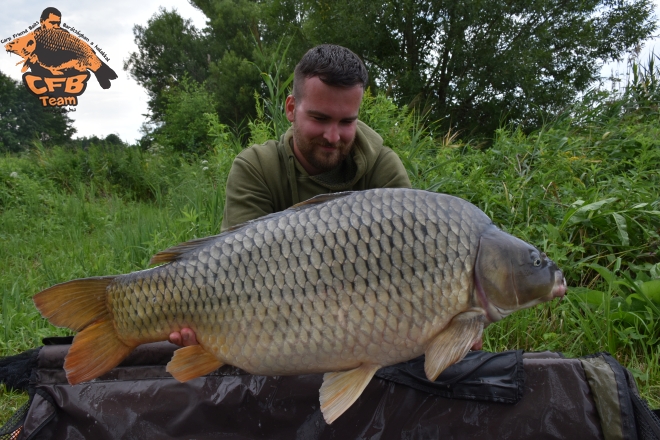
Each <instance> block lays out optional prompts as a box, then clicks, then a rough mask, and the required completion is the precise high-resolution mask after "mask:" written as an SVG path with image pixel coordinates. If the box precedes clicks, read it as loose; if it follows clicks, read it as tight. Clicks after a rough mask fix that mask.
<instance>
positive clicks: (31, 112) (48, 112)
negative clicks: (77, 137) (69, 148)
mask: <svg viewBox="0 0 660 440" xmlns="http://www.w3.org/2000/svg"><path fill="white" fill-rule="evenodd" d="M72 122H73V121H71V118H69V116H68V115H67V113H66V110H63V109H60V108H48V109H45V108H44V107H42V105H41V103H40V102H39V100H38V99H37V98H36V97H35V96H33V95H32V94H30V92H28V90H27V89H26V88H25V86H24V85H23V84H21V83H19V82H16V81H14V80H13V79H11V78H10V77H8V76H7V75H5V74H3V73H2V72H0V153H7V152H9V153H16V152H19V151H23V150H25V149H26V148H28V146H29V145H30V143H31V142H32V141H35V140H41V141H43V142H45V143H46V144H53V143H62V142H65V141H68V140H70V139H71V136H72V135H73V134H74V133H75V132H76V129H75V128H73V127H72V126H71V124H72Z"/></svg>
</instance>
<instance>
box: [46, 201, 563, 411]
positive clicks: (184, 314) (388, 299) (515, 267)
mask: <svg viewBox="0 0 660 440" xmlns="http://www.w3.org/2000/svg"><path fill="white" fill-rule="evenodd" d="M151 262H152V263H166V264H163V265H161V266H157V267H154V268H152V269H148V270H143V271H139V272H134V273H130V274H126V275H118V276H108V277H97V278H86V279H81V280H74V281H69V282H66V283H62V284H58V285H56V286H53V287H51V288H49V289H46V290H44V291H42V292H40V293H38V294H37V295H35V297H34V302H35V304H36V306H37V308H38V309H39V311H40V312H41V314H42V315H43V316H44V317H45V318H47V319H48V320H49V321H50V322H51V323H53V324H54V325H57V326H63V327H68V328H70V329H73V330H76V331H78V332H79V333H78V334H77V335H76V336H75V338H74V340H73V344H72V346H71V349H70V350H69V353H68V355H67V357H66V360H65V364H64V368H65V370H66V372H67V379H68V381H69V382H70V383H71V384H77V383H80V382H83V381H87V380H91V379H94V378H96V377H98V376H100V375H102V374H103V373H105V372H107V371H109V370H110V369H112V368H114V367H115V366H116V365H118V364H119V363H120V362H121V360H122V359H124V358H125V357H126V356H127V355H128V354H129V353H130V352H131V350H133V349H134V348H135V347H136V346H138V345H140V344H144V343H147V342H154V341H162V340H167V339H168V336H169V334H170V333H171V332H172V331H178V330H180V329H182V328H184V327H190V328H191V329H193V330H194V331H195V333H196V335H197V339H198V341H199V345H196V346H189V347H184V348H180V349H178V350H177V351H175V353H174V356H173V358H172V360H171V361H170V363H169V364H168V367H167V368H168V371H169V372H170V373H171V374H172V375H173V376H174V377H175V378H177V379H178V380H181V381H186V380H190V379H193V378H195V377H198V376H201V375H204V374H207V373H209V372H211V371H213V370H215V369H217V368H218V367H220V366H222V365H223V364H230V365H234V366H236V367H239V368H242V369H244V370H246V371H247V372H249V373H252V374H260V375H292V374H306V373H326V374H325V376H324V380H323V385H322V386H321V390H320V402H321V410H322V412H323V416H324V418H325V420H326V421H327V422H328V423H331V422H332V421H334V420H335V419H336V418H337V417H339V416H340V415H341V414H342V413H343V412H344V411H346V409H348V408H349V407H350V406H351V404H352V403H353V402H354V401H355V400H356V399H357V398H358V397H359V396H360V394H361V393H362V391H363V390H364V388H365V387H366V386H367V384H368V383H369V381H370V380H371V378H372V376H373V375H374V373H375V372H376V371H377V370H378V369H379V368H381V367H383V366H387V365H392V364H395V363H398V362H402V361H406V360H409V359H412V358H415V357H417V356H420V355H422V354H426V360H425V372H426V375H427V377H428V378H429V380H432V381H433V380H435V379H436V378H437V377H438V375H439V374H440V373H441V372H442V371H443V370H444V369H445V368H447V367H448V366H449V365H451V364H453V363H455V362H457V361H459V360H461V359H462V358H463V357H464V356H465V354H466V353H467V352H468V351H469V349H470V347H471V346H472V344H473V343H474V342H476V341H478V340H480V338H481V334H482V330H483V328H484V326H485V325H488V324H489V323H490V322H493V321H497V320H499V319H501V318H503V317H505V316H507V315H508V314H510V313H511V312H513V311H515V310H519V309H522V308H526V307H531V306H533V305H535V304H538V303H540V302H543V301H549V300H551V299H553V298H555V297H562V296H563V295H564V294H565V292H566V281H565V279H564V277H563V274H562V272H561V271H560V270H559V269H558V268H557V266H556V265H555V263H553V262H552V261H551V260H550V259H548V258H547V256H546V255H545V254H544V253H542V252H540V251H538V250H537V249H536V248H534V247H533V246H531V245H529V244H527V243H525V242H524V241H522V240H519V239H517V238H515V237H513V236H511V235H509V234H507V233H505V232H502V231H501V230H500V229H498V228H497V227H496V226H495V225H493V223H492V221H491V220H490V219H489V218H488V216H486V214H484V213H483V212H482V211H481V210H479V209H478V208H477V207H476V206H474V205H472V204H471V203H469V202H467V201H465V200H462V199H460V198H457V197H453V196H449V195H445V194H438V193H432V192H427V191H420V190H412V189H374V190H368V191H358V192H348V193H336V194H328V195H322V196H318V197H315V198H313V199H310V200H308V201H307V202H303V203H301V204H299V205H296V206H294V207H292V208H290V209H287V210H285V211H282V212H278V213H275V214H270V215H267V216H265V217H262V218H259V219H256V220H253V221H250V222H247V223H245V224H243V225H241V226H238V227H236V228H234V229H232V230H230V231H227V232H225V233H222V234H220V235H217V236H213V237H207V238H202V239H197V240H192V241H190V242H187V243H183V244H181V245H178V246H175V247H173V248H170V249H168V250H165V251H163V252H161V253H158V254H156V255H155V256H154V257H153V258H152V261H151Z"/></svg>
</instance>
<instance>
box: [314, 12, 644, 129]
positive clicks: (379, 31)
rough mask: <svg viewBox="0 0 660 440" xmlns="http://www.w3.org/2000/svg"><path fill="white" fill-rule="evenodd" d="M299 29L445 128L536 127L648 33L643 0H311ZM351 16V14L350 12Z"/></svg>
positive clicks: (404, 102) (642, 39)
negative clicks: (354, 59)
mask: <svg viewBox="0 0 660 440" xmlns="http://www.w3.org/2000/svg"><path fill="white" fill-rule="evenodd" d="M308 6H309V8H310V10H309V11H308V17H309V18H308V19H307V20H306V21H305V23H304V24H303V32H304V33H305V34H306V35H307V36H308V37H309V38H310V40H311V41H314V43H320V42H332V43H336V44H342V45H345V46H347V47H350V48H352V49H353V50H354V51H356V52H357V53H358V54H359V55H361V56H362V57H363V58H364V60H365V62H366V64H367V65H368V67H369V70H370V73H371V74H372V76H373V82H374V85H375V86H377V87H378V88H381V89H385V90H387V91H389V93H390V94H391V96H393V97H394V98H395V100H396V101H397V102H398V103H400V104H410V103H413V104H419V105H428V106H430V107H431V109H432V115H433V116H435V118H437V119H441V120H442V121H443V124H444V126H445V128H449V127H452V128H454V129H459V130H462V131H464V132H468V133H475V134H481V135H486V136H488V135H490V134H492V133H493V131H494V130H495V129H497V128H498V127H499V126H500V124H501V123H503V122H512V123H515V124H519V125H521V126H523V127H527V128H529V127H534V126H538V125H539V124H540V122H541V118H542V117H543V116H544V115H548V114H550V115H552V114H556V113H557V112H558V111H560V110H561V109H562V108H564V107H565V106H566V105H568V104H569V103H570V102H572V101H573V100H574V99H575V97H576V96H577V95H578V94H579V93H580V92H583V91H585V90H586V89H587V88H588V87H589V86H590V85H592V84H593V83H594V81H596V80H597V79H598V76H599V71H600V67H601V66H602V64H603V62H605V61H607V60H612V59H620V58H621V57H622V56H623V55H624V54H625V53H626V52H627V51H629V50H631V48H633V47H634V46H636V45H638V44H641V42H642V41H644V40H645V39H647V38H648V37H649V36H650V35H651V34H652V32H653V31H654V30H655V29H656V24H655V22H654V21H652V20H651V18H652V8H653V4H652V2H651V0H586V1H577V0H533V1H528V0H505V1H499V0H390V1H387V2H383V3H375V2H372V1H370V0H350V1H349V0H333V1H329V0H319V1H310V2H308ZM355 11H360V13H359V14H355Z"/></svg>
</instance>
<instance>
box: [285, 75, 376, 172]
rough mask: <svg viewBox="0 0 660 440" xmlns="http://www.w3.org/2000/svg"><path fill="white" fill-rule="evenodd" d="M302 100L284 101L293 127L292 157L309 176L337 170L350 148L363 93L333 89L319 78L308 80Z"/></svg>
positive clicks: (291, 96)
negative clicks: (293, 155) (293, 156)
mask: <svg viewBox="0 0 660 440" xmlns="http://www.w3.org/2000/svg"><path fill="white" fill-rule="evenodd" d="M301 90H302V97H300V98H299V99H298V101H296V99H295V98H294V97H293V95H289V96H288V97H287V99H286V106H285V109H286V116H287V119H289V121H290V122H292V123H293V153H294V154H295V156H296V158H297V159H298V161H299V162H300V163H301V165H302V166H303V167H304V168H305V170H307V172H308V173H309V174H310V175H315V174H320V173H323V172H326V171H330V170H332V169H333V168H335V167H337V166H338V165H339V164H340V163H341V162H342V161H343V160H344V159H345V158H346V156H348V154H349V153H350V152H351V149H352V148H353V141H354V140H355V131H356V129H357V117H358V112H359V110H360V103H361V102H362V95H363V93H364V89H363V88H362V86H360V85H355V86H353V87H349V88H346V87H332V86H329V85H327V84H325V83H323V81H321V80H320V79H319V78H318V77H312V78H307V79H306V80H305V82H304V83H303V86H302V88H301Z"/></svg>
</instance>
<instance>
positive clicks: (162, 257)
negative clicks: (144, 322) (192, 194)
mask: <svg viewBox="0 0 660 440" xmlns="http://www.w3.org/2000/svg"><path fill="white" fill-rule="evenodd" d="M351 194H353V191H343V192H336V193H329V194H320V195H318V196H314V197H312V198H311V199H307V200H305V201H304V202H300V203H298V204H295V205H293V206H292V207H290V208H288V209H285V210H284V211H278V212H273V213H272V214H267V215H264V216H263V217H259V218H256V219H254V220H248V221H246V222H245V223H240V224H238V225H234V226H232V227H231V228H229V229H227V230H226V231H223V232H222V233H220V234H218V235H211V236H210V237H203V238H195V239H193V240H190V241H186V242H184V243H180V244H177V245H176V246H172V247H171V248H167V249H165V250H164V251H160V252H158V253H157V254H156V255H154V256H153V257H151V260H149V264H150V265H152V264H161V263H171V262H173V261H177V260H178V259H179V258H180V257H181V255H183V254H185V253H187V252H190V251H192V250H195V249H197V248H200V247H202V246H205V245H206V244H208V243H209V242H212V241H215V240H217V239H218V238H220V237H222V236H223V235H225V234H230V233H232V232H235V231H237V230H239V229H241V228H243V227H245V226H247V225H250V224H253V223H254V222H258V221H262V220H268V219H271V218H273V217H279V216H281V215H284V214H285V213H287V212H290V211H297V210H299V209H304V208H307V207H309V206H313V205H318V204H320V203H325V202H328V201H330V200H335V199H339V198H342V197H346V196H349V195H351Z"/></svg>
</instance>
